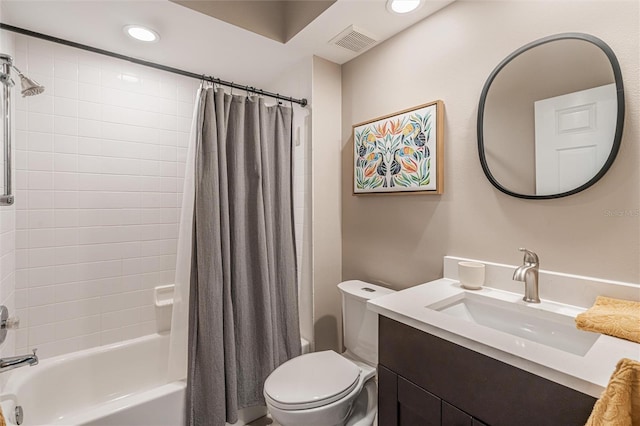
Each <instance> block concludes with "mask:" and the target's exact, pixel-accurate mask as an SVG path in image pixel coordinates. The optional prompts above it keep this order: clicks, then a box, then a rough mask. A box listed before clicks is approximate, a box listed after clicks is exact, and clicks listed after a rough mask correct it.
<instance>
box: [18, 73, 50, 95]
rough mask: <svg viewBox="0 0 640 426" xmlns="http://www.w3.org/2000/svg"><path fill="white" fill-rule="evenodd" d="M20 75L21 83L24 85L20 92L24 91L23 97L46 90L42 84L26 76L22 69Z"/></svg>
mask: <svg viewBox="0 0 640 426" xmlns="http://www.w3.org/2000/svg"><path fill="white" fill-rule="evenodd" d="M16 69H17V68H16ZM18 75H19V76H20V84H21V85H22V91H21V92H20V93H22V97H23V98H24V97H25V96H35V95H39V94H40V93H42V92H44V86H43V85H42V84H40V83H38V82H37V81H35V80H32V79H30V78H29V77H26V76H25V75H24V74H22V73H21V72H20V71H18Z"/></svg>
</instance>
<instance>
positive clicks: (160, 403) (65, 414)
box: [0, 334, 266, 426]
mask: <svg viewBox="0 0 640 426" xmlns="http://www.w3.org/2000/svg"><path fill="white" fill-rule="evenodd" d="M168 356H169V335H168V334H153V335H150V336H145V337H141V338H138V339H133V340H127V341H125V342H121V343H116V344H113V345H109V346H101V347H98V348H93V349H87V350H83V351H79V352H74V353H72V354H67V355H61V356H58V357H55V358H49V359H45V360H42V361H41V362H40V364H38V365H36V366H34V367H22V368H19V369H16V370H14V371H12V372H10V373H3V374H10V377H9V379H8V381H7V385H6V386H5V387H4V389H2V393H1V394H0V402H1V404H2V410H3V412H4V414H5V417H6V418H7V422H8V425H10V426H14V425H16V419H15V416H14V411H15V406H16V405H20V406H21V407H22V409H23V412H24V420H23V422H22V426H36V425H38V426H44V425H46V426H54V425H74V426H81V425H82V426H84V425H86V426H89V425H90V426H181V425H183V407H184V389H185V383H184V382H182V381H180V382H174V383H168V384H167V381H166V376H167V360H168ZM265 414H266V408H265V407H252V408H250V409H246V410H241V412H240V413H239V422H238V423H236V425H244V424H246V423H248V422H250V421H252V420H255V419H257V418H259V417H262V416H264V415H265Z"/></svg>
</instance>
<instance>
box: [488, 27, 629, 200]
mask: <svg viewBox="0 0 640 426" xmlns="http://www.w3.org/2000/svg"><path fill="white" fill-rule="evenodd" d="M557 40H583V41H586V42H589V43H592V44H594V45H596V46H598V47H599V48H600V49H601V50H602V51H603V52H604V53H605V55H607V58H608V59H609V62H610V63H611V68H612V69H613V75H614V78H615V83H616V94H617V99H618V111H617V120H616V132H615V135H614V138H613V146H612V147H611V152H610V153H609V157H608V158H607V161H606V162H605V163H604V165H603V166H602V168H601V169H600V171H599V172H598V173H597V174H596V175H595V176H594V177H593V178H591V179H590V180H589V181H588V182H586V183H585V184H583V185H581V186H579V187H577V188H575V189H572V190H571V191H567V192H562V193H558V194H550V195H527V194H519V193H517V192H513V191H510V190H508V189H507V188H505V187H504V186H502V185H501V184H500V183H499V182H498V181H497V180H496V178H495V177H494V176H493V175H492V174H491V171H490V170H489V165H488V164H487V158H486V156H485V153H484V135H483V133H484V128H483V118H484V108H485V103H486V100H487V93H488V92H489V88H490V87H491V83H493V80H494V79H495V78H496V76H497V75H498V73H499V72H500V71H501V70H502V68H504V67H505V66H506V65H507V64H508V63H509V62H511V61H512V60H513V59H514V58H516V57H517V56H519V55H521V54H522V53H524V52H526V51H527V50H530V49H533V48H534V47H537V46H541V45H543V44H546V43H550V42H552V41H557ZM624 114H625V105H624V88H623V85H622V72H621V70H620V64H619V63H618V59H617V58H616V55H615V53H613V50H612V49H611V48H610V47H609V45H608V44H607V43H605V42H604V41H602V40H601V39H599V38H597V37H595V36H592V35H590V34H583V33H562V34H555V35H552V36H548V37H543V38H541V39H539V40H536V41H533V42H531V43H528V44H526V45H524V46H522V47H521V48H519V49H517V50H516V51H514V52H513V53H511V54H510V55H509V56H507V57H506V58H505V59H503V60H502V62H500V63H499V64H498V66H497V67H496V68H495V69H494V70H493V71H492V72H491V74H490V75H489V78H487V81H486V83H485V84H484V87H483V88H482V94H481V95H480V104H479V105H478V123H477V132H478V155H479V156H480V164H481V165H482V170H483V171H484V174H485V176H486V177H487V179H489V182H491V184H492V185H493V186H495V187H496V188H498V189H499V190H500V191H501V192H504V193H505V194H507V195H511V196H512V197H517V198H525V199H528V200H548V199H552V198H561V197H567V196H569V195H573V194H576V193H578V192H580V191H584V190H585V189H587V188H589V187H590V186H591V185H593V184H594V183H596V182H597V181H599V180H600V179H601V178H602V176H604V175H605V173H607V171H608V170H609V168H610V167H611V165H612V164H613V161H614V160H615V159H616V155H618V150H619V149H620V143H621V142H622V129H623V127H624Z"/></svg>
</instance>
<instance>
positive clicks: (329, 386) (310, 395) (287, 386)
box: [264, 351, 360, 410]
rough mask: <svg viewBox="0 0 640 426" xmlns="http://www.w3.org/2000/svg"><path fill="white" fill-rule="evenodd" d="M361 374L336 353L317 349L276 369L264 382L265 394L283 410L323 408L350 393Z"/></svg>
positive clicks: (351, 363) (354, 366)
mask: <svg viewBox="0 0 640 426" xmlns="http://www.w3.org/2000/svg"><path fill="white" fill-rule="evenodd" d="M359 376H360V368H359V367H358V366H357V365H355V364H354V363H353V362H351V361H349V360H348V359H346V358H344V357H342V356H341V355H339V354H337V353H336V352H334V351H323V352H313V353H310V354H306V355H301V356H299V357H296V358H293V359H290V360H289V361H287V362H285V363H284V364H282V365H281V366H280V367H278V368H276V369H275V370H274V371H273V373H271V375H270V376H269V377H268V378H267V380H266V381H265V383H264V394H265V398H266V399H267V400H268V401H269V402H270V403H271V404H273V405H274V406H276V407H278V408H282V409H290V410H302V409H308V408H314V407H320V406H322V405H326V404H330V403H332V402H334V401H337V400H339V399H341V398H343V397H344V396H346V395H347V394H349V392H351V391H352V390H353V389H354V388H355V387H356V386H357V385H358V378H359Z"/></svg>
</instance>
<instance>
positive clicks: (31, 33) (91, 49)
mask: <svg viewBox="0 0 640 426" xmlns="http://www.w3.org/2000/svg"><path fill="white" fill-rule="evenodd" d="M0 29H3V30H7V31H12V32H14V33H18V34H23V35H27V36H30V37H35V38H39V39H42V40H46V41H51V42H53V43H58V44H63V45H65V46H70V47H75V48H76V49H82V50H86V51H88V52H93V53H98V54H100V55H105V56H110V57H112V58H116V59H122V60H124V61H129V62H133V63H134V64H138V65H143V66H145V67H150V68H155V69H157V70H161V71H167V72H170V73H174V74H178V75H182V76H185V77H191V78H195V79H197V80H205V81H210V82H212V83H216V84H219V85H221V86H227V87H231V88H234V89H240V90H245V91H247V92H251V93H255V94H258V95H264V96H268V97H270V98H275V99H279V100H283V101H289V102H294V103H296V104H299V105H300V106H302V107H304V106H307V100H306V99H304V98H302V99H296V98H292V97H290V96H283V95H280V94H279V93H273V92H269V91H267V90H262V89H256V88H255V87H251V86H243V85H241V84H237V83H234V82H232V81H225V80H222V79H219V78H215V77H211V76H207V75H204V74H196V73H194V72H190V71H185V70H181V69H179V68H173V67H169V66H166V65H162V64H157V63H155V62H150V61H145V60H143V59H137V58H133V57H131V56H126V55H121V54H119V53H115V52H111V51H109V50H104V49H99V48H97V47H93V46H88V45H86V44H81V43H76V42H74V41H69V40H64V39H61V38H58V37H53V36H50V35H47V34H42V33H38V32H35V31H31V30H26V29H24V28H19V27H14V26H13V25H8V24H4V23H2V22H0Z"/></svg>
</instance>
